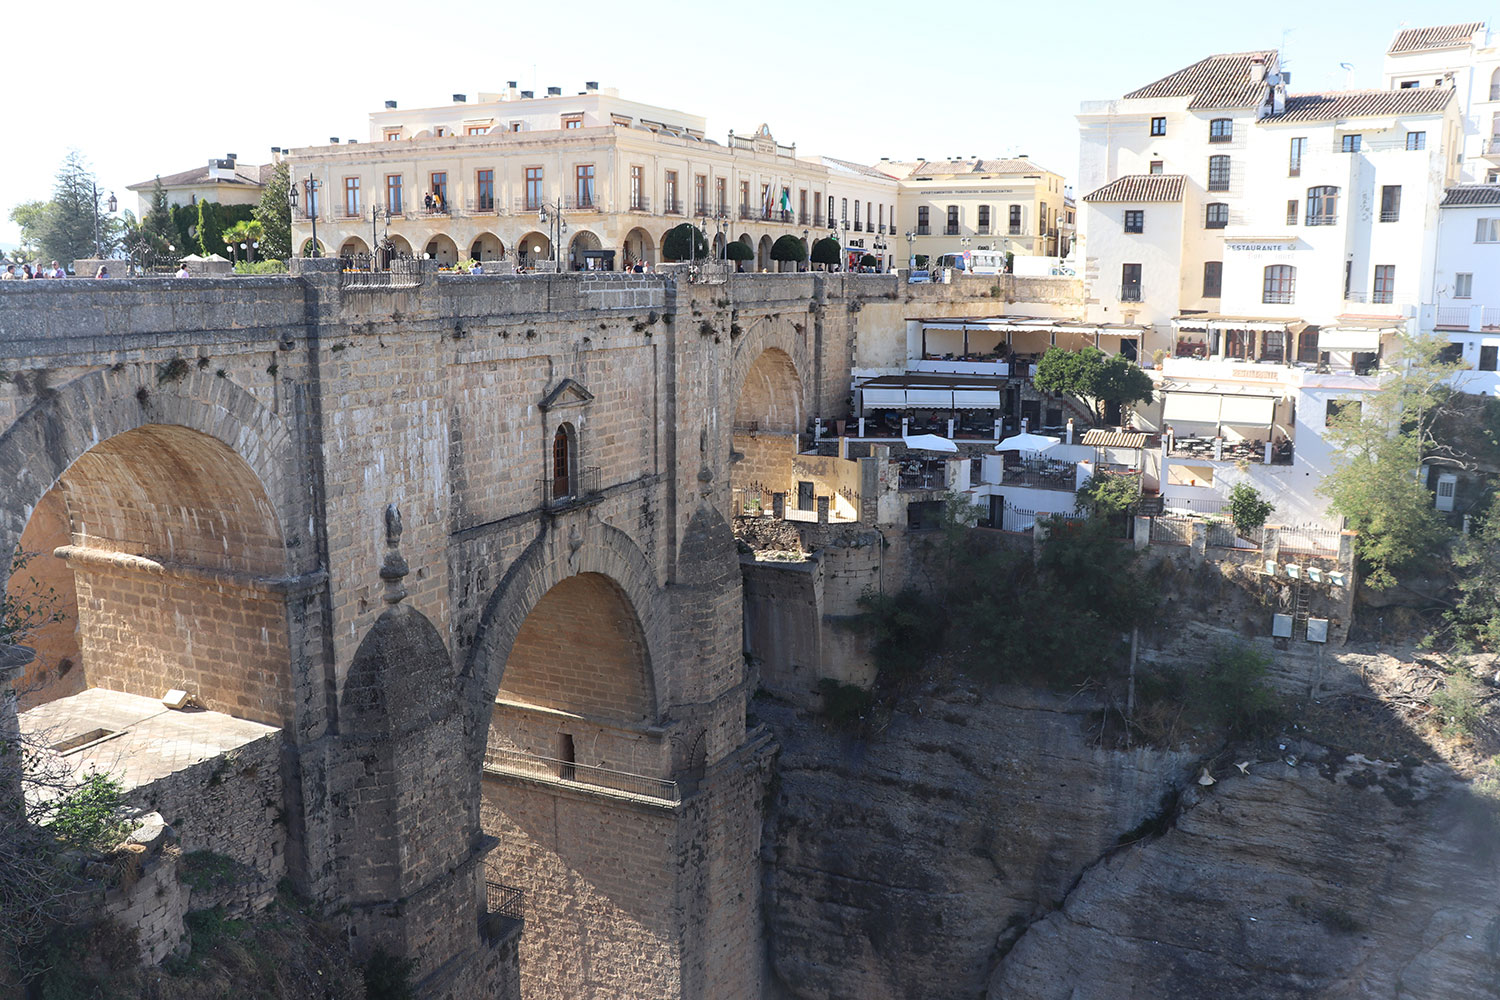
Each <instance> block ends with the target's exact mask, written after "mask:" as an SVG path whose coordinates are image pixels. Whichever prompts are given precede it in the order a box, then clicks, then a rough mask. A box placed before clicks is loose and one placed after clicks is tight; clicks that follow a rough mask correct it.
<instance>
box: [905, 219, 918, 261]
mask: <svg viewBox="0 0 1500 1000" xmlns="http://www.w3.org/2000/svg"><path fill="white" fill-rule="evenodd" d="M916 242H917V234H916V233H915V232H913V231H912V230H910V229H908V230H907V231H906V266H907V269H908V270H914V269H915V268H916V266H917V263H916V261H917V251H916V248H915V247H914V246H913V244H914V243H916Z"/></svg>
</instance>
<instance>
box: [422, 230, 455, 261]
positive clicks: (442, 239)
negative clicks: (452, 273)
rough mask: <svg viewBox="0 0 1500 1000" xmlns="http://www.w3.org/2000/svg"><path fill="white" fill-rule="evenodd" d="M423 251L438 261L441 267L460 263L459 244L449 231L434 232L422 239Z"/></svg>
mask: <svg viewBox="0 0 1500 1000" xmlns="http://www.w3.org/2000/svg"><path fill="white" fill-rule="evenodd" d="M422 252H423V253H424V254H426V255H427V256H428V257H430V258H431V259H433V260H435V261H437V262H438V266H440V267H452V266H453V265H454V264H457V263H458V244H457V243H455V242H453V237H451V236H449V235H448V234H447V233H433V234H432V235H431V236H428V237H427V238H426V239H425V240H423V241H422Z"/></svg>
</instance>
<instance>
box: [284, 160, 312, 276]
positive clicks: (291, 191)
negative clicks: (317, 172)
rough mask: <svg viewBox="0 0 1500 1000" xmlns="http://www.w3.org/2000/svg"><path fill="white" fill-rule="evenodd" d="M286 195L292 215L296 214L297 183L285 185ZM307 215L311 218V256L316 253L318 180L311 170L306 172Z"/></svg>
mask: <svg viewBox="0 0 1500 1000" xmlns="http://www.w3.org/2000/svg"><path fill="white" fill-rule="evenodd" d="M287 195H288V197H290V198H291V200H292V215H293V216H295V215H296V214H297V185H295V184H288V185H287ZM307 217H308V218H309V219H311V220H312V256H314V257H317V256H319V254H318V181H317V179H316V178H314V177H313V175H312V171H308V173H307Z"/></svg>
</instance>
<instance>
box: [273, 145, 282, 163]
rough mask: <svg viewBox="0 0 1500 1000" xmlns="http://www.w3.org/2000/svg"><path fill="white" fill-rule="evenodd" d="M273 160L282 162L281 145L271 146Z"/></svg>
mask: <svg viewBox="0 0 1500 1000" xmlns="http://www.w3.org/2000/svg"><path fill="white" fill-rule="evenodd" d="M271 162H272V163H280V162H281V147H280V146H272V147H271Z"/></svg>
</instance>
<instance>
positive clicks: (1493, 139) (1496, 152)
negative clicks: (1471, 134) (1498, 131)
mask: <svg viewBox="0 0 1500 1000" xmlns="http://www.w3.org/2000/svg"><path fill="white" fill-rule="evenodd" d="M1482 155H1483V156H1484V157H1486V158H1487V159H1491V160H1500V135H1492V136H1490V137H1489V139H1487V140H1485V143H1484V146H1483V149H1482Z"/></svg>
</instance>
